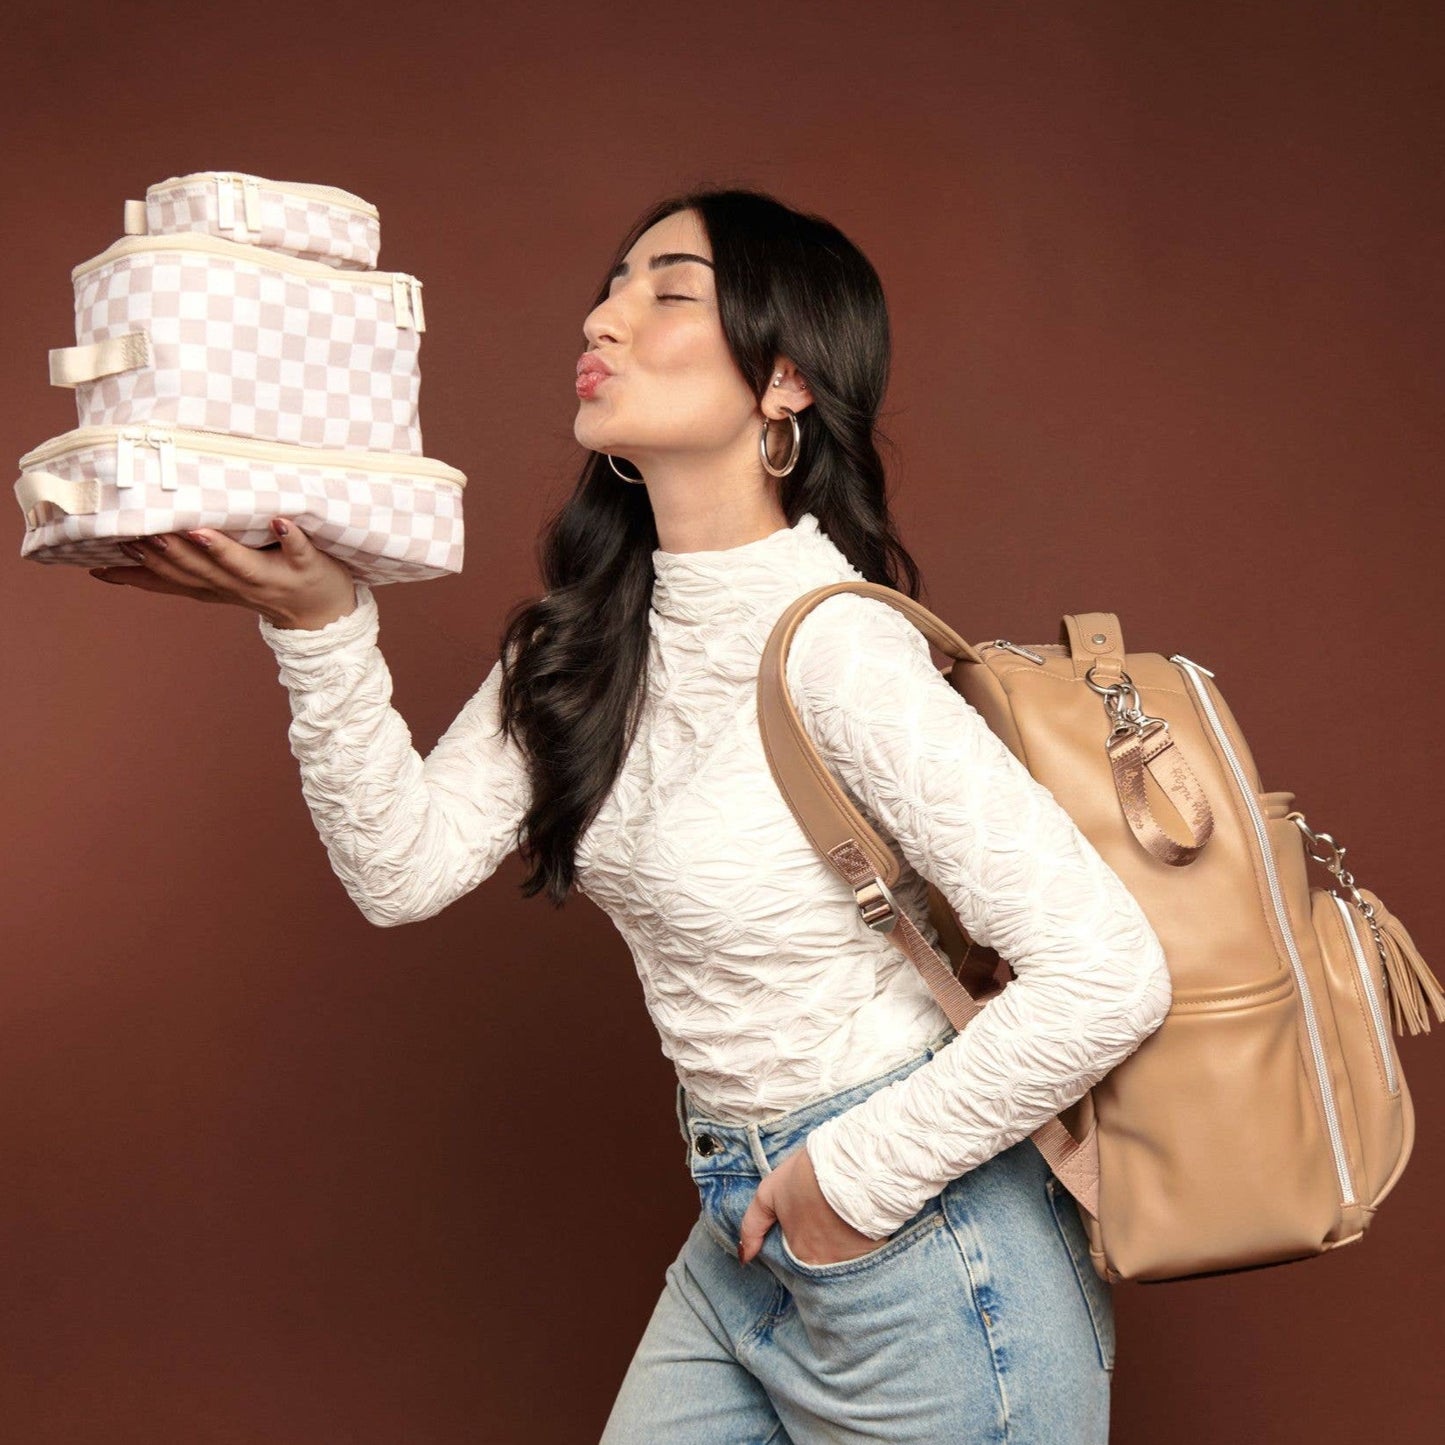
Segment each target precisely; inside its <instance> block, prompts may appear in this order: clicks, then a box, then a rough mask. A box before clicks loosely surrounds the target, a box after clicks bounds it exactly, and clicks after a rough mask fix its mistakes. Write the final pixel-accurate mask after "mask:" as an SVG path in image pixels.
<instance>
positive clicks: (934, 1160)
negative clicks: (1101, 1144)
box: [787, 593, 1172, 1239]
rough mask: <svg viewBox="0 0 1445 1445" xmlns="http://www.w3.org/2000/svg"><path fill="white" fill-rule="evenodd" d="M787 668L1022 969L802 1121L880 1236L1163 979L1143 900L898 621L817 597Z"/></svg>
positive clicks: (1079, 1074) (814, 712) (827, 749)
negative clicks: (918, 1048) (911, 1066)
mask: <svg viewBox="0 0 1445 1445" xmlns="http://www.w3.org/2000/svg"><path fill="white" fill-rule="evenodd" d="M787 680H788V686H789V692H790V695H791V696H792V698H793V701H794V703H795V705H796V706H797V707H798V709H799V713H800V716H801V718H802V721H803V723H804V726H805V727H806V728H807V730H808V733H809V736H810V737H811V738H812V739H813V741H814V742H815V744H816V745H817V746H818V748H819V751H820V753H821V755H822V756H823V757H824V759H825V760H826V761H827V762H828V763H829V765H830V766H831V767H832V768H833V769H834V771H835V774H836V776H838V777H839V778H840V779H841V781H843V782H844V783H845V784H846V785H847V786H848V788H850V789H851V790H852V792H853V794H854V796H855V797H856V798H857V799H858V800H859V801H861V802H862V803H863V804H864V805H865V807H866V809H867V810H869V811H871V813H872V815H873V817H874V818H875V819H876V820H877V821H878V822H879V823H880V824H881V825H882V828H883V829H884V830H885V831H886V832H887V833H889V834H891V836H892V837H893V839H894V840H895V841H896V842H897V844H898V847H899V848H900V850H901V852H902V854H903V856H904V857H905V858H906V859H907V860H908V862H909V863H910V864H911V865H912V866H913V867H914V868H915V869H917V870H918V872H919V873H921V874H922V875H923V876H924V877H925V878H927V879H929V880H931V881H932V882H934V883H935V884H936V885H937V886H938V887H939V888H940V889H941V890H942V892H943V893H944V894H945V896H946V897H947V898H948V900H949V902H950V903H951V904H952V905H953V907H954V909H955V910H956V911H957V913H958V916H959V919H960V920H961V922H962V923H963V925H964V927H965V928H966V929H967V930H968V932H969V933H970V934H971V935H972V936H973V937H974V938H975V939H977V940H978V942H979V943H981V944H983V945H985V946H988V947H993V948H996V949H997V950H998V951H999V953H1000V954H1001V955H1002V956H1003V957H1004V958H1005V959H1007V960H1008V962H1009V964H1010V967H1011V968H1012V969H1013V971H1014V974H1015V977H1014V978H1013V979H1012V980H1011V981H1010V982H1009V983H1008V985H1007V986H1006V987H1005V988H1004V989H1003V990H1002V992H1001V993H999V994H997V995H995V997H994V998H993V1000H992V1001H990V1002H989V1003H988V1004H986V1005H985V1007H984V1008H983V1010H982V1012H981V1013H980V1014H979V1015H978V1016H977V1017H976V1018H974V1019H973V1021H972V1022H971V1023H970V1024H969V1025H968V1027H967V1028H965V1029H964V1030H963V1032H962V1033H960V1034H959V1035H958V1036H957V1037H956V1038H954V1039H952V1040H951V1041H950V1042H949V1043H948V1044H947V1045H945V1047H944V1048H943V1049H942V1050H941V1051H940V1052H939V1053H938V1054H937V1055H936V1056H935V1057H934V1058H933V1059H931V1060H930V1061H929V1062H928V1063H926V1064H924V1065H922V1066H920V1067H919V1068H918V1069H916V1070H914V1072H913V1073H911V1074H910V1075H908V1076H907V1077H906V1078H904V1079H902V1080H899V1081H898V1082H896V1083H893V1084H892V1085H889V1086H888V1087H885V1088H883V1089H879V1090H877V1091H875V1092H874V1093H873V1094H871V1095H870V1096H869V1097H868V1098H867V1099H865V1100H863V1101H862V1102H861V1103H859V1104H858V1105H856V1106H855V1107H853V1108H852V1109H849V1110H847V1111H846V1112H844V1113H842V1114H838V1115H835V1116H834V1117H833V1118H831V1119H828V1120H826V1121H825V1122H824V1123H823V1124H822V1125H820V1126H819V1127H818V1128H816V1129H814V1130H813V1131H812V1132H811V1133H810V1134H809V1136H808V1138H807V1141H806V1148H807V1150H808V1154H809V1158H810V1159H811V1161H812V1165H813V1169H814V1172H815V1173H816V1175H817V1178H818V1183H819V1186H820V1188H821V1189H822V1191H823V1195H824V1197H825V1198H826V1199H827V1200H828V1202H829V1203H830V1204H831V1205H832V1206H833V1208H834V1209H835V1210H836V1211H837V1212H838V1213H839V1214H840V1215H841V1216H842V1217H843V1218H844V1219H845V1220H846V1221H847V1222H848V1223H849V1224H851V1225H852V1226H853V1227H854V1228H855V1229H857V1230H860V1231H861V1232H862V1233H863V1234H865V1235H868V1236H869V1237H870V1238H873V1239H881V1238H883V1237H884V1236H885V1235H888V1234H890V1233H892V1232H893V1231H894V1230H895V1229H897V1228H898V1227H899V1226H900V1225H902V1224H903V1223H904V1222H905V1221H907V1220H908V1219H910V1218H911V1217H912V1216H913V1215H914V1214H915V1213H917V1211H918V1210H919V1209H920V1208H922V1206H923V1205H924V1203H926V1202H927V1200H929V1199H930V1198H932V1197H934V1196H935V1195H937V1194H938V1193H940V1192H941V1191H942V1190H943V1189H944V1187H945V1186H946V1185H947V1184H948V1183H949V1181H950V1180H952V1179H955V1178H957V1177H958V1176H959V1175H961V1174H963V1173H965V1172H967V1171H968V1170H969V1169H972V1168H974V1167H975V1166H977V1165H979V1164H981V1163H983V1162H984V1161H985V1160H987V1159H989V1158H991V1157H992V1156H993V1155H995V1154H997V1153H999V1152H1001V1151H1002V1150H1004V1149H1006V1148H1008V1147H1009V1146H1010V1145H1012V1144H1014V1143H1016V1142H1017V1141H1018V1140H1020V1139H1023V1138H1026V1137H1027V1136H1028V1135H1029V1134H1031V1133H1032V1132H1033V1131H1034V1129H1036V1128H1037V1127H1038V1126H1039V1125H1040V1124H1042V1123H1043V1122H1044V1121H1045V1120H1046V1119H1048V1118H1050V1117H1051V1116H1052V1115H1054V1114H1057V1113H1058V1112H1059V1111H1060V1110H1061V1109H1063V1108H1066V1107H1067V1106H1068V1105H1070V1104H1072V1103H1074V1102H1075V1101H1076V1100H1078V1099H1079V1098H1081V1097H1082V1096H1083V1094H1084V1093H1085V1092H1086V1091H1087V1090H1088V1089H1089V1088H1091V1087H1092V1086H1093V1085H1094V1084H1095V1083H1097V1082H1098V1080H1099V1079H1101V1078H1102V1077H1103V1076H1104V1075H1105V1074H1106V1073H1107V1072H1108V1071H1109V1070H1110V1069H1112V1068H1113V1067H1114V1066H1115V1065H1117V1064H1118V1063H1120V1062H1121V1061H1122V1060H1123V1059H1124V1058H1126V1057H1127V1056H1128V1055H1129V1054H1130V1053H1132V1052H1133V1051H1134V1050H1135V1049H1136V1048H1137V1047H1138V1046H1139V1045H1140V1044H1141V1043H1142V1042H1143V1041H1144V1040H1145V1039H1146V1038H1147V1037H1148V1036H1149V1034H1151V1033H1152V1032H1153V1031H1154V1030H1155V1029H1156V1028H1158V1027H1159V1025H1160V1024H1161V1023H1162V1022H1163V1021H1164V1017H1165V1015H1166V1013H1167V1012H1168V1009H1169V1005H1170V1001H1171V996H1172V989H1171V984H1170V978H1169V972H1168V969H1167V966H1166V963H1165V959H1164V951H1163V948H1162V946H1161V945H1160V943H1159V939H1158V936H1157V935H1156V934H1155V932H1154V930H1153V928H1152V927H1151V925H1150V924H1149V922H1148V919H1147V918H1146V917H1145V915H1144V912H1143V910H1142V909H1141V908H1140V906H1139V904H1138V901H1137V900H1136V899H1135V898H1134V896H1133V895H1132V894H1131V893H1130V892H1129V891H1128V889H1127V888H1125V886H1124V884H1123V881H1122V880H1121V879H1120V877H1119V875H1118V874H1117V873H1115V872H1114V871H1113V869H1112V868H1110V867H1109V865H1108V864H1107V863H1106V862H1105V861H1104V859H1103V857H1102V856H1101V855H1100V853H1099V852H1098V850H1097V849H1096V848H1095V847H1094V845H1093V844H1092V843H1090V842H1089V840H1088V839H1087V838H1086V837H1085V836H1084V835H1083V833H1081V832H1080V830H1079V828H1078V826H1077V825H1076V824H1075V822H1074V821H1073V819H1072V817H1071V816H1070V815H1069V814H1068V813H1067V812H1066V811H1065V809H1064V808H1063V806H1062V805H1061V804H1060V803H1059V802H1058V800H1057V799H1056V798H1055V797H1054V795H1053V794H1052V793H1051V792H1050V791H1049V790H1048V789H1047V788H1046V787H1044V785H1043V784H1041V783H1040V782H1038V781H1037V780H1036V779H1035V778H1034V777H1033V776H1032V774H1031V773H1030V772H1029V771H1028V769H1027V768H1026V767H1025V766H1024V765H1023V764H1022V763H1021V762H1020V761H1019V760H1018V759H1017V758H1015V757H1014V755H1013V753H1011V752H1010V751H1009V749H1008V747H1007V746H1006V745H1005V744H1004V742H1003V740H1002V739H1001V738H1000V737H998V735H997V734H996V733H994V732H993V731H992V730H991V729H990V728H989V726H988V725H987V723H985V722H984V720H983V718H982V716H981V715H980V713H979V712H978V710H977V709H976V708H974V707H973V706H972V704H970V703H969V702H967V701H966V700H965V699H964V698H963V697H962V696H961V695H960V694H959V693H958V692H957V691H955V690H954V688H953V686H952V685H951V684H950V683H949V681H948V679H947V677H946V676H944V674H943V673H942V672H940V671H939V669H938V668H937V667H936V666H935V665H934V663H933V660H932V657H931V655H930V652H929V645H928V641H927V639H926V638H925V637H924V636H923V634H922V633H921V632H920V631H919V630H918V629H917V628H916V627H915V626H914V625H913V624H912V623H911V622H910V621H909V620H908V619H907V618H906V617H904V616H903V615H902V614H901V613H899V612H898V611H897V610H895V609H894V608H892V607H890V606H889V605H888V604H887V603H886V602H882V601H879V600H878V599H876V598H868V597H860V596H858V595H856V594H849V593H841V594H838V595H837V596H834V597H830V598H827V599H826V600H825V601H823V602H822V603H820V604H819V605H818V606H817V608H815V609H814V610H813V611H812V612H811V613H809V614H808V616H806V617H805V618H804V619H803V620H802V622H801V623H800V624H799V626H798V630H797V632H796V633H795V635H794V639H793V643H792V646H791V647H790V650H789V655H788V663H787ZM840 882H841V880H840ZM915 921H916V920H915ZM907 966H908V967H909V968H912V967H913V964H912V963H911V962H909V963H908V964H907Z"/></svg>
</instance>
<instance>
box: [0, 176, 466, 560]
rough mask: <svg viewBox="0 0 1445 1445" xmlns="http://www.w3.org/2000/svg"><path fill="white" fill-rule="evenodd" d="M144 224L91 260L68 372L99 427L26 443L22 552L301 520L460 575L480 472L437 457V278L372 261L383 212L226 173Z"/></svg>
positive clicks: (324, 539)
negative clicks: (430, 393)
mask: <svg viewBox="0 0 1445 1445" xmlns="http://www.w3.org/2000/svg"><path fill="white" fill-rule="evenodd" d="M288 208H289V209H288ZM298 217H309V218H310V219H309V220H303V219H298ZM368 217H369V219H370V222H371V224H370V227H369V229H368V228H362V229H361V230H360V231H358V230H357V229H356V228H357V226H358V225H359V220H358V218H360V220H362V221H364V220H366V219H367V218H368ZM348 227H350V228H351V229H348ZM126 230H127V233H128V234H126V235H125V236H122V237H121V238H120V239H119V240H117V241H116V242H115V243H114V244H113V245H111V246H110V247H108V248H107V249H106V250H105V251H103V252H101V254H100V255H98V256H94V257H92V258H91V259H90V260H88V261H84V262H82V263H81V264H80V265H78V266H76V267H75V268H74V269H73V270H72V272H71V280H72V284H73V287H74V291H75V318H76V320H75V331H76V342H75V345H74V346H66V347H59V348H56V349H54V350H52V351H51V353H50V379H51V382H52V384H54V385H56V386H60V387H66V388H70V389H73V391H74V394H75V404H76V413H77V421H78V425H77V426H76V427H75V428H74V429H73V430H71V431H68V432H65V433H63V434H62V435H60V436H56V437H53V438H51V439H50V440H49V441H47V442H44V443H42V444H41V445H40V446H38V447H35V448H33V449H32V450H31V451H29V452H27V453H26V454H25V455H24V456H23V457H21V458H20V470H21V476H20V478H19V480H18V481H17V482H16V483H15V495H16V499H17V501H18V502H19V504H20V509H21V512H22V513H23V515H24V517H25V523H26V534H25V538H24V540H23V542H22V544H21V549H20V554H21V556H22V557H29V558H31V559H32V560H33V561H36V562H48V563H69V564H74V565H78V566H95V565H98V564H117V565H121V566H126V565H132V561H131V559H130V558H129V557H127V556H126V554H125V553H124V552H122V551H121V550H120V548H119V546H118V543H119V542H121V541H123V540H127V539H130V538H133V537H137V536H144V535H148V534H152V533H156V532H172V531H180V530H183V529H185V528H188V527H198V526H204V527H210V528H214V529H215V530H217V531H220V532H224V533H226V534H227V535H228V536H230V537H232V538H234V539H236V540H237V541H240V542H242V543H244V544H246V545H249V546H261V545H269V544H270V543H271V542H272V540H273V538H272V534H271V533H270V531H269V530H268V523H269V522H270V520H271V518H272V517H274V516H277V515H280V516H287V517H291V518H294V520H295V521H296V522H297V524H298V525H299V526H301V527H302V529H303V530H304V531H306V532H307V534H308V535H309V536H310V537H311V539H312V540H313V541H314V542H315V543H316V545H317V546H318V547H320V548H322V549H323V550H325V551H327V552H329V553H331V554H332V555H333V556H336V557H338V558H339V559H341V560H342V561H345V562H346V563H347V564H348V565H349V566H350V567H351V568H352V570H353V571H354V572H355V573H356V574H357V575H358V576H360V577H362V578H363V580H366V581H368V582H399V581H415V580H421V579H424V578H428V577H438V576H443V575H446V574H448V573H453V572H458V571H460V570H461V564H462V507H461V497H462V488H463V486H464V485H465V482H466V478H465V477H464V476H463V474H462V473H461V472H459V471H457V470H456V469H455V468H453V467H449V466H447V465H445V464H444V463H442V462H439V461H434V460H432V459H430V458H427V457H424V456H423V455H422V454H421V453H422V443H421V425H420V420H419V416H418V394H419V391H420V385H421V383H420V373H419V367H418V353H419V351H420V345H421V332H422V331H423V330H424V329H425V327H426V318H425V313H424V310H423V307H422V297H421V290H422V288H421V282H420V281H419V280H418V279H417V277H415V276H413V275H411V274H409V273H407V272H402V271H376V270H371V269H368V268H367V267H366V266H365V265H363V264H362V263H361V261H362V258H364V257H370V258H372V259H374V258H375V255H376V253H377V249H378V245H379V232H378V229H377V220H376V210H375V207H372V206H369V205H368V204H367V203H366V202H364V201H362V200H361V199H360V198H359V197H357V196H353V195H351V193H350V192H348V191H341V190H338V189H336V188H334V187H329V186H310V185H308V186H301V185H299V184H295V183H288V182H274V181H266V180H263V179H262V178H260V177H256V176H246V175H241V174H238V173H235V172H215V171H206V172H199V173H196V174H194V175H189V176H181V177H176V178H173V179H172V180H169V181H163V182H161V183H160V184H158V185H156V186H152V187H150V188H149V190H148V191H147V193H146V200H145V202H144V203H143V205H142V203H139V202H134V201H132V202H128V203H127V205H126ZM222 232H228V233H229V234H221V233H222ZM242 234H245V235H247V236H249V237H250V239H249V240H240V239H236V237H238V236H240V235H242Z"/></svg>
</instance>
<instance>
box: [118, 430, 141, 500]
mask: <svg viewBox="0 0 1445 1445" xmlns="http://www.w3.org/2000/svg"><path fill="white" fill-rule="evenodd" d="M142 435H143V433H142V432H141V429H140V428H139V427H133V426H128V427H122V428H121V429H120V431H119V432H118V433H117V434H116V438H115V484H116V486H117V487H119V488H122V489H125V488H128V487H133V486H135V444H136V442H137V441H139V440H140V438H141V436H142Z"/></svg>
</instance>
